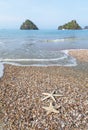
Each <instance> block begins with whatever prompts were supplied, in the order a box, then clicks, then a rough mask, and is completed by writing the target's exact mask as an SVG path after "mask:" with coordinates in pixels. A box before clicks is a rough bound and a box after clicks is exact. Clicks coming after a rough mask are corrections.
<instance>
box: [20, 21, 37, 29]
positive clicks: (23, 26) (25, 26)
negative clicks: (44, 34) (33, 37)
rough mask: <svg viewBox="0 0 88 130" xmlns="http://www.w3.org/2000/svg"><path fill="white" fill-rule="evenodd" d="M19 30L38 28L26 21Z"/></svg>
mask: <svg viewBox="0 0 88 130" xmlns="http://www.w3.org/2000/svg"><path fill="white" fill-rule="evenodd" d="M20 29H21V30H38V27H37V26H36V25H35V24H34V23H33V22H32V21H30V20H29V19H27V20H26V21H25V22H24V23H23V24H22V25H21V27H20Z"/></svg>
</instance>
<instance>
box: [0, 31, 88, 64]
mask: <svg viewBox="0 0 88 130" xmlns="http://www.w3.org/2000/svg"><path fill="white" fill-rule="evenodd" d="M70 49H88V30H5V29H3V30H0V64H4V63H7V64H8V63H9V64H16V65H30V66H52V65H56V66H57V65H58V66H75V65H76V59H74V58H73V57H71V56H69V55H68V50H70Z"/></svg>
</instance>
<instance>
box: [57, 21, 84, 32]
mask: <svg viewBox="0 0 88 130" xmlns="http://www.w3.org/2000/svg"><path fill="white" fill-rule="evenodd" d="M64 29H67V30H80V29H82V27H81V26H80V25H79V24H78V23H77V22H76V20H72V21H70V22H68V23H66V24H64V25H62V26H59V27H58V30H64Z"/></svg>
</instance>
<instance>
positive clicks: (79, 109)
mask: <svg viewBox="0 0 88 130" xmlns="http://www.w3.org/2000/svg"><path fill="white" fill-rule="evenodd" d="M69 54H70V55H72V56H73V57H75V58H76V59H77V62H78V66H75V67H59V66H56V67H55V66H54V67H53V66H52V67H32V66H31V67H30V66H29V67H26V66H25V67H20V66H14V65H6V64H5V65H4V67H5V68H4V75H3V77H2V78H1V79H0V130H88V50H74V51H70V52H69ZM53 91H54V93H53V96H54V95H55V94H57V95H61V96H55V97H54V99H55V101H54V100H53V99H52V98H51V97H49V98H46V99H45V100H43V99H44V98H45V97H46V95H44V94H43V93H52V92H53ZM50 103H52V106H53V108H54V110H56V111H58V112H57V113H55V112H50V113H49V114H47V110H46V109H44V107H49V105H50Z"/></svg>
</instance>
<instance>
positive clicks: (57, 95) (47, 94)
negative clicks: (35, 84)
mask: <svg viewBox="0 0 88 130" xmlns="http://www.w3.org/2000/svg"><path fill="white" fill-rule="evenodd" d="M54 92H55V91H53V92H52V93H42V94H43V95H46V97H45V98H43V99H42V101H44V100H46V99H48V98H50V97H51V98H52V100H53V101H54V102H56V100H55V98H54V97H60V96H63V95H60V94H54Z"/></svg>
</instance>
